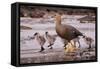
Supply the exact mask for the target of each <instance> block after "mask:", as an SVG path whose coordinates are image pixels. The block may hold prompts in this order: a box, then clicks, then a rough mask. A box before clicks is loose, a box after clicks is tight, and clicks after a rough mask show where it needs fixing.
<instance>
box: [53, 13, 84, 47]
mask: <svg viewBox="0 0 100 69" xmlns="http://www.w3.org/2000/svg"><path fill="white" fill-rule="evenodd" d="M61 16H62V14H60V13H56V15H55V16H54V17H55V23H56V28H55V29H56V32H57V34H58V35H59V36H60V37H61V38H62V39H65V40H67V41H68V43H70V41H71V40H73V39H75V38H78V36H83V34H82V33H81V32H80V31H79V30H77V29H76V28H74V27H73V26H71V25H64V24H61V22H62V21H61ZM68 43H67V42H66V43H65V44H64V47H65V48H66V45H67V44H68Z"/></svg>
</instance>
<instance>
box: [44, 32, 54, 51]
mask: <svg viewBox="0 0 100 69" xmlns="http://www.w3.org/2000/svg"><path fill="white" fill-rule="evenodd" d="M45 35H46V39H47V41H48V43H49V45H48V47H50V49H53V47H52V45H53V44H54V42H55V40H56V36H53V35H50V34H49V33H48V32H45Z"/></svg>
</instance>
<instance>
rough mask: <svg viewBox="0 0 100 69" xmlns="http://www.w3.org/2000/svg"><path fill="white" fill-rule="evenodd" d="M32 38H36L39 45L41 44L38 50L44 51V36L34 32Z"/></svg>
mask: <svg viewBox="0 0 100 69" xmlns="http://www.w3.org/2000/svg"><path fill="white" fill-rule="evenodd" d="M34 39H36V40H37V42H38V43H39V44H40V46H41V50H40V51H39V52H42V51H44V50H45V49H44V47H43V45H44V43H45V42H46V40H45V38H44V36H41V35H40V34H39V33H37V32H36V33H35V34H34Z"/></svg>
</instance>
